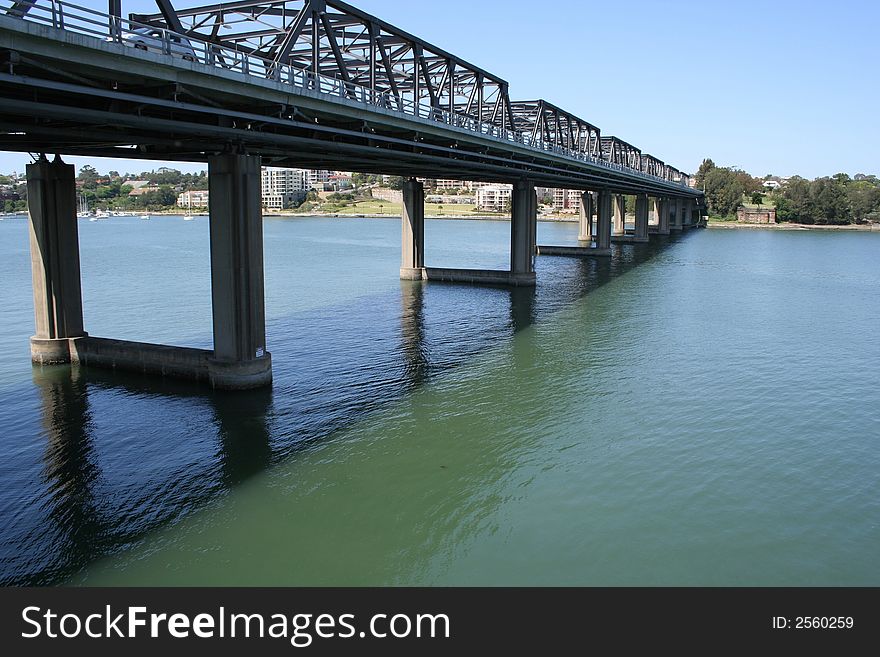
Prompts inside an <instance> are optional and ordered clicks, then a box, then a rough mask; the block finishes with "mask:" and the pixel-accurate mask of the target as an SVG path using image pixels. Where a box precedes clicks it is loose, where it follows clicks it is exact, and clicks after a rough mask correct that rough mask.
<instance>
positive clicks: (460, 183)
mask: <svg viewBox="0 0 880 657" xmlns="http://www.w3.org/2000/svg"><path fill="white" fill-rule="evenodd" d="M434 186H435V189H436V190H437V191H438V192H439V191H441V190H444V191H445V190H448V189H466V190H467V191H471V190H472V189H473V183H472V182H471V181H470V180H446V179H444V178H439V179H437V180H435V181H434Z"/></svg>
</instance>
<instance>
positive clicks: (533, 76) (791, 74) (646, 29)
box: [0, 0, 880, 178]
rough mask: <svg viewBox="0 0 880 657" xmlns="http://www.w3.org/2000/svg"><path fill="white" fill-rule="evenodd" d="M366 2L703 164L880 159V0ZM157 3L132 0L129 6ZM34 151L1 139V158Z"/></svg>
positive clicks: (3, 166) (792, 170) (18, 158)
mask: <svg viewBox="0 0 880 657" xmlns="http://www.w3.org/2000/svg"><path fill="white" fill-rule="evenodd" d="M77 1H78V3H79V4H82V5H86V6H91V7H95V8H102V10H106V2H105V1H103V0H77ZM172 1H173V2H174V3H175V4H176V5H178V6H181V7H182V6H195V5H198V4H210V2H209V0H201V1H200V0H172ZM350 3H351V4H354V5H355V6H357V7H359V8H361V9H363V10H365V11H368V12H370V13H373V14H375V15H377V16H379V17H381V18H384V19H385V20H387V21H388V22H391V23H393V24H395V25H398V26H399V27H401V28H403V29H405V30H408V31H410V32H412V33H414V34H417V35H419V36H421V37H423V38H425V39H426V40H428V41H430V42H432V43H434V44H435V45H437V46H439V47H442V48H444V49H446V50H449V51H451V52H454V53H456V54H457V55H459V56H461V57H462V58H464V59H466V60H469V61H471V62H472V63H474V64H476V65H479V66H481V67H483V68H484V69H487V70H489V71H492V72H493V73H495V74H496V75H499V76H501V77H502V78H504V79H506V80H507V81H508V82H509V83H510V90H511V96H512V98H513V99H514V100H516V99H533V98H540V97H543V98H546V99H547V100H549V101H551V102H553V103H555V104H557V105H559V106H561V107H563V108H565V109H567V110H569V111H571V112H573V113H575V114H577V115H579V116H581V117H582V118H584V119H586V120H588V121H590V122H592V123H594V124H596V125H598V126H599V127H600V128H601V129H602V132H603V134H606V135H616V136H619V137H620V138H622V139H625V140H626V141H629V142H630V143H632V144H635V145H636V146H638V147H640V148H641V149H642V150H644V151H645V152H650V153H651V154H653V155H656V156H657V157H659V158H661V159H663V160H664V161H666V162H669V163H671V164H673V165H675V166H677V167H679V168H680V169H683V170H685V171H688V172H693V171H695V170H696V168H697V167H698V166H699V164H700V162H701V161H702V159H703V158H704V157H711V158H712V159H713V160H714V161H715V162H716V164H719V165H722V166H738V167H740V168H743V169H745V170H746V171H749V172H750V173H752V174H754V175H758V176H763V175H765V174H768V173H772V174H777V175H791V174H799V175H803V176H806V177H808V178H813V177H816V176H823V175H831V174H834V173H837V172H840V171H843V172H846V173H849V174H851V175H852V174H855V173H859V172H863V173H875V174H880V157H878V154H880V127H878V120H877V118H876V117H877V115H878V113H880V73H878V68H877V66H878V63H880V38H878V36H877V30H878V26H880V8H878V7H880V4H878V3H876V2H874V1H871V0H840V1H838V2H835V3H824V2H822V3H820V2H816V1H813V0H811V1H809V2H803V0H801V1H800V2H797V1H794V0H776V1H775V2H757V1H753V0H738V1H737V2H732V1H731V2H707V1H705V0H703V1H701V2H697V1H696V0H678V1H677V2H672V1H667V0H616V1H615V2H604V1H602V2H600V1H589V0H580V1H579V0H556V1H555V2H535V1H533V0H532V1H528V2H526V1H523V0H507V1H503V0H480V1H475V0H446V1H445V2H441V3H434V2H432V3H427V2H418V1H412V2H400V1H399V0H351V2H350ZM154 7H155V5H154V4H153V3H152V2H151V0H123V11H124V12H125V13H128V12H130V11H139V10H140V11H143V10H146V11H154V9H153V8H154ZM28 159H29V158H28V156H27V155H19V154H11V153H0V171H10V170H12V169H17V170H19V171H20V170H21V169H22V167H23V166H24V164H25V163H26V162H27V161H28ZM72 161H75V162H76V163H78V164H79V163H81V161H80V160H77V159H74V160H72ZM94 164H95V166H97V168H98V169H99V170H101V171H109V170H110V169H117V170H120V171H127V170H128V171H136V170H141V169H149V168H152V167H154V166H160V165H158V164H154V163H147V162H113V161H110V160H106V161H95V162H94ZM173 166H178V168H180V167H179V165H173ZM199 168H203V167H202V166H201V165H198V166H195V167H188V168H187V169H188V170H192V169H199Z"/></svg>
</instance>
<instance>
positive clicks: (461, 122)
mask: <svg viewBox="0 0 880 657" xmlns="http://www.w3.org/2000/svg"><path fill="white" fill-rule="evenodd" d="M0 4H2V5H5V6H6V7H7V9H6V14H7V15H10V16H13V17H17V18H21V19H23V20H27V21H31V22H36V23H41V24H43V25H48V26H50V27H53V28H55V29H59V30H65V31H69V32H75V33H77V34H84V35H87V36H91V37H95V38H97V39H101V40H103V41H106V42H114V43H120V44H123V45H126V46H128V47H131V48H133V49H137V50H141V51H146V52H153V53H157V54H161V55H164V56H167V57H169V58H170V59H171V60H175V59H176V60H178V61H188V62H193V63H199V64H204V65H207V66H211V67H214V68H218V69H222V70H227V71H232V72H237V73H242V74H245V75H250V76H254V77H257V78H261V79H265V80H273V81H275V82H278V83H281V84H287V85H290V86H292V87H296V88H300V89H305V90H311V91H315V92H318V93H321V94H325V95H329V96H337V97H339V98H344V99H347V100H350V101H354V102H358V103H361V104H363V105H368V106H371V107H377V108H382V109H384V110H389V111H396V112H400V113H403V114H405V115H409V116H416V117H419V118H422V119H427V120H430V121H436V122H438V123H445V124H447V125H450V126H453V127H455V128H460V129H463V130H467V131H469V132H474V133H479V134H481V135H484V136H486V137H490V138H494V139H497V140H499V141H504V142H509V143H510V142H512V143H516V144H519V145H521V146H523V147H526V148H532V149H536V150H540V151H544V152H550V153H553V154H554V155H558V156H562V157H565V158H569V159H573V160H577V161H580V162H584V163H588V164H591V165H595V166H600V167H604V168H607V169H610V170H616V171H621V172H623V173H626V174H628V175H631V176H636V177H639V178H643V179H645V180H649V181H662V182H665V183H671V184H675V183H676V182H678V184H680V185H682V186H685V187H686V186H687V183H686V180H685V177H684V176H682V179H681V181H680V182H679V181H673V180H670V179H668V178H666V177H664V176H655V175H652V174H649V173H646V172H643V171H640V170H639V169H636V168H632V167H628V166H623V165H620V164H616V163H612V162H608V161H607V160H605V159H603V158H601V157H600V158H597V157H594V156H592V155H590V154H588V153H583V152H581V151H578V150H574V149H570V148H567V147H565V146H560V145H558V144H554V143H552V142H547V141H544V140H543V139H540V138H532V136H531V134H529V133H528V132H518V131H514V130H509V129H505V128H502V127H500V126H497V125H495V124H491V123H486V122H482V121H479V120H477V119H475V118H473V117H471V116H469V115H466V114H459V113H457V112H450V111H448V110H446V109H443V108H440V107H435V106H432V105H425V104H423V103H417V102H413V100H411V99H408V98H403V97H400V96H395V95H394V94H392V93H390V92H388V91H380V90H375V89H370V88H369V87H364V86H362V85H358V84H354V83H352V82H347V81H345V80H340V79H338V78H334V77H329V76H326V75H320V74H315V73H313V72H311V71H308V70H306V69H303V68H299V67H296V66H292V65H291V64H284V63H279V62H275V61H272V60H267V59H265V58H263V57H260V56H258V55H255V54H253V53H251V52H246V51H245V50H242V49H239V48H237V47H235V46H228V45H221V44H218V43H214V42H211V41H208V40H205V39H201V38H199V37H198V36H195V35H192V34H179V33H176V32H173V31H171V30H168V29H166V28H161V27H156V26H154V25H148V24H144V23H138V22H136V21H132V20H129V19H127V18H123V17H118V16H111V15H109V14H106V13H103V12H100V11H96V10H94V9H91V8H89V7H83V6H81V5H76V4H74V3H71V2H68V1H67V0H29V4H30V6H29V7H28V8H27V9H26V10H23V9H21V8H19V7H20V4H17V3H15V2H14V1H12V2H10V1H9V0H3V2H2V3H0Z"/></svg>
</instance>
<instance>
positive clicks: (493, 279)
mask: <svg viewBox="0 0 880 657" xmlns="http://www.w3.org/2000/svg"><path fill="white" fill-rule="evenodd" d="M402 222H403V228H402V258H401V265H400V277H401V278H402V279H405V280H427V281H442V282H446V283H471V284H485V285H511V286H514V287H520V286H522V287H533V286H534V285H535V284H536V278H535V254H536V253H537V246H536V244H535V240H536V238H537V232H538V197H537V195H536V194H535V186H534V184H532V183H530V182H528V181H525V180H520V181H519V182H517V183H516V184H515V185H514V188H513V194H512V197H511V219H510V270H509V271H508V270H493V269H453V268H448V267H425V266H424V251H425V193H424V188H423V187H422V184H421V183H419V182H417V181H415V180H410V181H408V182H407V183H405V184H404V188H403V219H402Z"/></svg>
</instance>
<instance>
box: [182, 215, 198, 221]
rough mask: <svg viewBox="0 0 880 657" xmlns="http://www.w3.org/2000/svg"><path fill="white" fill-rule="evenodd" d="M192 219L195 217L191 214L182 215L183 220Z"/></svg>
mask: <svg viewBox="0 0 880 657" xmlns="http://www.w3.org/2000/svg"><path fill="white" fill-rule="evenodd" d="M193 219H195V217H194V216H192V215H191V214H185V215H183V220H184V221H192V220H193Z"/></svg>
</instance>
